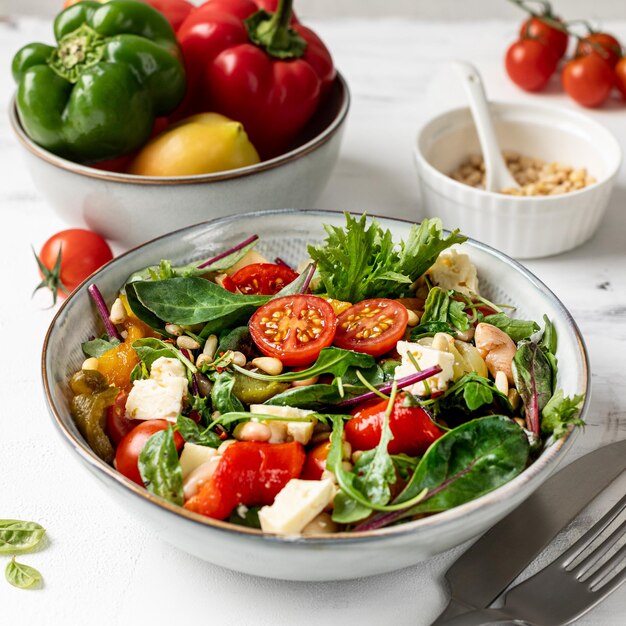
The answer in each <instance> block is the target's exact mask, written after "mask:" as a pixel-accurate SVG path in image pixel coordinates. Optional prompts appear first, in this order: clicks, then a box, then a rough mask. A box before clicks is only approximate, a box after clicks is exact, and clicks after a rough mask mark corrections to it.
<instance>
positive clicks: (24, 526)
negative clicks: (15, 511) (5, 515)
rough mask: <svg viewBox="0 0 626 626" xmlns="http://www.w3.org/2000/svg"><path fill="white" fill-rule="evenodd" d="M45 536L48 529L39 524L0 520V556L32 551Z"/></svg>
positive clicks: (16, 520)
mask: <svg viewBox="0 0 626 626" xmlns="http://www.w3.org/2000/svg"><path fill="white" fill-rule="evenodd" d="M45 534H46V529H45V528H44V527H43V526H41V525H39V524H37V522H24V521H22V520H18V519H0V554H9V553H12V552H22V551H24V550H30V549H31V548H34V547H35V546H36V545H37V544H38V543H39V542H40V541H41V540H42V538H43V536H44V535H45Z"/></svg>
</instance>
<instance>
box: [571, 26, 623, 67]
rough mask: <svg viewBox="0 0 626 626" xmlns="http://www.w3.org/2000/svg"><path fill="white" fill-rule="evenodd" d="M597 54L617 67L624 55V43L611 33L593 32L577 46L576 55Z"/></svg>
mask: <svg viewBox="0 0 626 626" xmlns="http://www.w3.org/2000/svg"><path fill="white" fill-rule="evenodd" d="M589 54H591V55H595V56H598V57H599V58H601V59H602V60H603V61H605V62H606V63H608V64H609V65H610V66H611V67H613V68H614V67H615V66H616V65H617V62H618V61H619V60H620V59H621V57H622V44H620V42H619V41H618V40H617V39H616V38H615V37H613V35H609V33H591V34H590V35H587V36H586V37H583V38H582V39H581V40H580V41H579V42H578V45H577V46H576V56H577V57H581V56H586V55H589Z"/></svg>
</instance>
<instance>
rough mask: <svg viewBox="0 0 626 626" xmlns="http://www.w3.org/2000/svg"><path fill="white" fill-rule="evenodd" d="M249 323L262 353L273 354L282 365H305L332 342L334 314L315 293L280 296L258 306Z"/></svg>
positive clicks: (335, 317) (335, 319) (334, 326)
mask: <svg viewBox="0 0 626 626" xmlns="http://www.w3.org/2000/svg"><path fill="white" fill-rule="evenodd" d="M249 326H250V335H251V336H252V339H253V340H254V343H255V344H256V346H257V348H258V349H259V350H260V351H261V352H262V353H263V354H264V355H265V356H273V357H276V358H278V359H280V360H281V361H282V362H283V363H284V364H285V365H307V364H309V363H313V361H315V359H317V357H318V356H319V353H320V350H322V348H326V347H328V346H330V345H331V344H332V342H333V338H334V337H335V328H336V326H337V316H336V315H335V312H334V311H333V307H332V306H331V305H330V304H329V303H328V302H326V300H324V299H323V298H320V297H318V296H310V295H295V296H283V297H282V298H274V299H273V300H270V301H269V302H268V303H267V304H264V305H263V306H261V307H259V308H258V309H257V310H256V312H255V313H254V315H253V316H252V317H251V318H250V324H249Z"/></svg>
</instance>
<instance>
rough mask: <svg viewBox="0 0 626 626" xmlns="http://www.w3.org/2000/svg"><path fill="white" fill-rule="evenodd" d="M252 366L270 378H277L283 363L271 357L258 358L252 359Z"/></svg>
mask: <svg viewBox="0 0 626 626" xmlns="http://www.w3.org/2000/svg"><path fill="white" fill-rule="evenodd" d="M252 365H254V367H256V368H258V369H260V370H263V371H264V372H265V373H266V374H269V375H270V376H278V374H280V373H281V372H282V371H283V362H282V361H281V360H280V359H276V358H274V357H272V356H260V357H257V358H256V359H252Z"/></svg>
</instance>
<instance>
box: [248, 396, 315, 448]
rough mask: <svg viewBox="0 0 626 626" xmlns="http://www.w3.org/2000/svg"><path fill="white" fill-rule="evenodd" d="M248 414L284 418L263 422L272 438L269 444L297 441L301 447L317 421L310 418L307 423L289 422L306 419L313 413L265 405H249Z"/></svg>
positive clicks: (307, 441) (306, 410)
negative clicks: (270, 430)
mask: <svg viewBox="0 0 626 626" xmlns="http://www.w3.org/2000/svg"><path fill="white" fill-rule="evenodd" d="M250 413H256V414H260V415H274V416H276V417H284V418H285V420H284V421H283V420H280V421H278V420H265V423H266V424H267V425H268V426H269V427H270V428H271V429H272V438H271V439H270V443H283V442H284V441H287V440H288V439H291V440H293V441H298V442H300V443H301V444H302V445H306V444H307V443H309V441H310V440H311V437H312V436H313V429H314V428H315V425H316V424H317V420H316V419H315V418H314V417H311V418H310V420H309V421H306V422H302V421H297V422H293V421H290V420H289V418H291V419H294V418H295V419H298V420H302V419H305V418H307V417H308V416H309V415H311V414H312V413H315V411H310V410H308V409H298V408H296V407H292V406H270V405H266V404H251V405H250Z"/></svg>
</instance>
